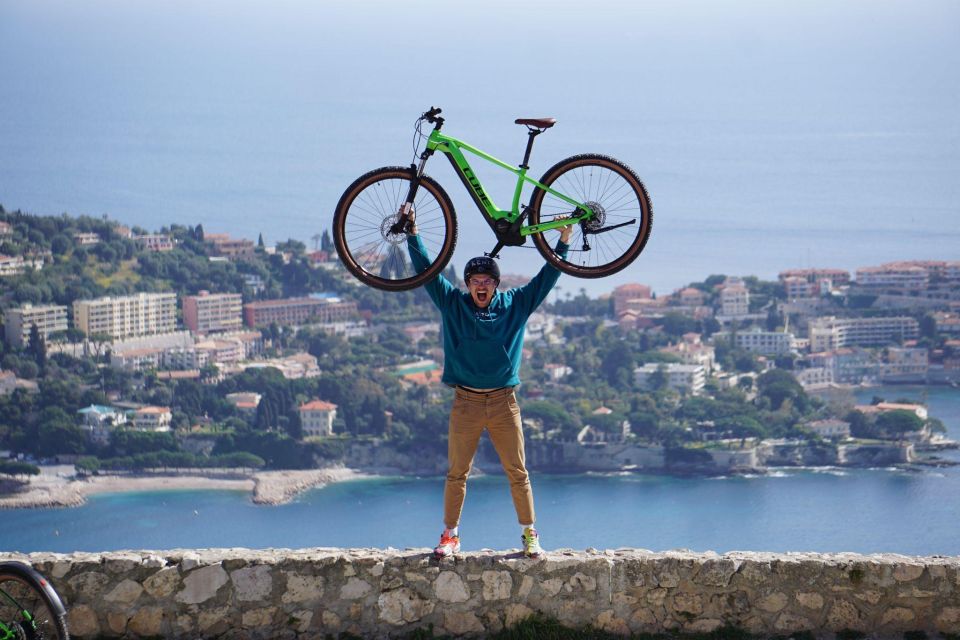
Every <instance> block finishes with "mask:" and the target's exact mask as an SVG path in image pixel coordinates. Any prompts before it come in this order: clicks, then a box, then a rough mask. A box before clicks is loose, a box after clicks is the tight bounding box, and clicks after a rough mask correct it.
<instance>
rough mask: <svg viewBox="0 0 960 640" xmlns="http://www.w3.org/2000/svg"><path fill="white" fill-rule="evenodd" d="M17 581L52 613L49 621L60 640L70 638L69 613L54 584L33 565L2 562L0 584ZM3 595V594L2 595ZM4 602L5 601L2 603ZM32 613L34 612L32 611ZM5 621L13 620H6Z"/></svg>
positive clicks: (0, 565)
mask: <svg viewBox="0 0 960 640" xmlns="http://www.w3.org/2000/svg"><path fill="white" fill-rule="evenodd" d="M10 580H13V581H16V582H18V583H20V584H22V585H24V586H25V587H26V588H28V589H29V590H30V591H32V592H33V593H34V594H36V596H37V598H39V599H40V600H41V601H42V602H43V605H44V606H45V607H46V608H47V611H48V612H49V613H50V620H49V622H50V623H52V625H53V630H54V631H55V632H56V634H57V639H58V640H69V639H70V633H69V631H67V620H66V618H67V613H66V609H65V608H64V606H63V602H62V601H61V600H60V596H59V595H57V592H56V591H55V590H54V588H53V585H51V584H50V582H49V581H48V580H47V579H46V578H44V577H43V576H42V575H41V574H40V573H38V572H37V571H36V570H35V569H33V568H32V567H31V566H29V565H27V564H24V563H22V562H17V561H9V562H4V563H2V564H0V586H2V585H3V584H4V583H5V582H7V581H10ZM0 597H2V596H0ZM0 604H4V603H0ZM30 613H31V615H32V614H33V613H34V612H33V611H31V612H30ZM4 622H11V621H9V620H5V621H4Z"/></svg>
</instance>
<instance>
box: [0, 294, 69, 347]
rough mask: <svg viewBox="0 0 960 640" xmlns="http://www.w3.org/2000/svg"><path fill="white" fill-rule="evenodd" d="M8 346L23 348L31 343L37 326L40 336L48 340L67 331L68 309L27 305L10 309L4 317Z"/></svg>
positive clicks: (58, 306)
mask: <svg viewBox="0 0 960 640" xmlns="http://www.w3.org/2000/svg"><path fill="white" fill-rule="evenodd" d="M3 325H4V333H5V336H6V340H7V344H9V345H11V346H14V347H18V348H23V347H25V346H27V344H29V342H30V329H31V327H32V326H33V325H37V330H38V331H39V332H40V335H41V336H43V338H44V339H45V340H46V339H47V337H48V336H49V335H50V334H51V333H53V332H55V331H66V330H67V308H66V307H63V306H60V305H53V304H51V305H43V306H38V307H35V306H33V305H31V304H25V305H23V306H22V307H20V308H19V309H10V310H8V311H7V312H6V313H5V314H4V316H3Z"/></svg>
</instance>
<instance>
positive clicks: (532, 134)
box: [520, 127, 543, 169]
mask: <svg viewBox="0 0 960 640" xmlns="http://www.w3.org/2000/svg"><path fill="white" fill-rule="evenodd" d="M527 129H528V130H529V131H530V133H528V134H527V135H528V136H529V137H528V138H527V150H526V151H525V152H524V154H523V162H521V163H520V168H521V169H529V168H530V166H529V165H528V164H527V163H528V162H530V152H531V151H533V139H534V138H536V137H537V136H538V135H540V134H541V133H543V129H534V128H533V127H527Z"/></svg>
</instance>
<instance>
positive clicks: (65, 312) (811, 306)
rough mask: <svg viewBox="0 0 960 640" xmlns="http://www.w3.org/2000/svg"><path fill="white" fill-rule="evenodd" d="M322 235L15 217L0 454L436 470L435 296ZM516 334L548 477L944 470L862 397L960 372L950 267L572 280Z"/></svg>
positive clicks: (8, 233) (956, 278)
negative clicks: (380, 287) (687, 280)
mask: <svg viewBox="0 0 960 640" xmlns="http://www.w3.org/2000/svg"><path fill="white" fill-rule="evenodd" d="M312 241H313V244H314V246H313V250H308V249H307V247H306V246H305V245H304V244H303V243H301V242H298V241H294V240H290V241H288V242H286V243H278V244H277V245H276V246H271V247H268V246H265V244H264V242H263V239H262V236H261V238H259V239H258V241H257V242H254V241H252V240H248V239H235V238H231V237H230V236H228V235H226V234H214V233H204V231H203V229H202V227H200V226H198V227H197V228H190V227H176V226H174V227H171V228H164V229H161V230H159V231H147V230H143V229H130V228H128V227H126V226H124V225H122V224H119V223H117V222H114V221H110V220H107V219H103V220H99V219H92V218H85V217H80V218H69V217H67V216H62V217H59V218H43V217H39V216H31V215H28V214H23V213H21V212H6V211H3V210H2V209H0V278H2V283H3V285H2V288H0V290H2V292H3V293H2V295H0V308H2V314H3V315H2V322H3V337H4V344H3V351H2V359H0V449H3V450H5V451H6V454H7V456H8V457H9V458H11V459H15V460H20V461H26V462H27V463H28V464H29V463H33V462H40V461H47V460H50V459H54V458H55V459H57V460H59V461H61V462H69V463H71V464H76V465H77V469H78V470H81V471H83V472H87V473H100V472H105V471H108V470H113V471H122V470H144V469H153V468H158V467H164V468H184V467H190V468H195V467H203V466H224V465H238V464H239V463H238V461H242V466H248V465H249V466H251V467H267V468H310V467H316V466H325V465H331V464H343V465H346V466H352V467H357V468H367V469H372V470H393V471H400V472H414V473H416V472H424V471H427V472H442V464H443V451H444V450H445V444H444V437H445V427H446V425H445V415H444V405H445V403H447V402H448V395H449V390H448V389H446V387H445V386H444V385H443V384H442V383H441V382H440V379H441V376H442V371H443V360H442V349H441V348H440V340H439V333H440V330H441V328H440V326H439V324H438V322H437V316H436V315H435V314H434V313H432V310H433V309H432V306H430V305H429V303H428V302H427V301H426V299H425V297H424V295H423V294H422V292H416V291H415V292H404V293H403V294H384V293H382V292H377V291H371V290H368V289H366V288H364V287H361V286H360V285H358V284H357V283H356V282H355V281H353V280H352V279H351V277H350V276H349V275H348V274H346V272H345V271H344V270H343V269H342V268H341V267H340V265H339V263H338V262H337V259H336V253H335V251H333V249H332V243H331V242H330V239H329V235H328V234H327V233H326V232H324V233H322V234H318V235H316V236H314V237H313V238H312ZM448 277H450V278H451V279H453V280H456V274H455V272H454V271H453V270H452V269H450V270H448ZM524 281H525V278H523V277H519V276H505V277H504V282H503V286H512V285H516V284H522V283H523V282H524ZM525 345H526V346H525V350H524V351H525V353H524V355H525V364H524V369H523V371H522V373H521V377H522V378H523V379H524V385H523V386H522V387H521V396H522V397H523V398H524V405H523V406H524V417H525V426H526V427H527V428H528V429H529V433H530V435H529V448H530V452H529V456H530V460H531V464H532V466H533V467H534V468H540V469H546V470H562V471H568V472H569V471H590V470H635V471H647V472H668V473H729V472H757V471H762V470H764V469H765V468H767V467H769V466H775V465H808V466H811V465H845V464H849V465H876V464H918V463H920V464H940V463H943V464H946V462H944V461H943V460H941V459H940V458H938V456H937V455H936V452H937V451H939V450H940V449H943V448H946V447H951V446H954V445H953V443H951V442H950V441H948V440H946V439H945V438H944V437H943V431H944V429H943V426H942V424H940V423H939V421H938V420H937V419H936V417H935V416H929V415H928V414H927V408H926V407H925V406H924V404H923V403H922V402H919V401H915V400H911V401H906V400H903V399H900V398H875V401H874V402H873V403H870V404H863V403H856V402H854V401H853V400H852V395H851V394H850V393H849V389H850V388H852V387H860V386H864V385H892V384H911V385H928V384H929V385H953V386H956V385H957V384H958V383H960V261H954V262H946V261H903V262H896V263H888V264H882V265H870V266H863V267H861V268H858V269H856V270H855V271H854V272H852V273H851V272H848V271H845V270H842V269H831V268H822V269H821V268H818V269H791V270H785V271H783V272H781V273H780V274H779V277H778V279H777V280H776V281H762V280H759V279H758V278H756V277H753V276H745V275H744V276H734V275H712V276H710V277H708V278H706V279H705V280H704V281H703V282H699V283H691V284H690V285H689V286H687V287H684V288H682V289H679V290H677V291H674V292H672V293H670V294H669V295H658V294H656V293H655V292H653V291H652V290H651V288H650V287H649V286H646V285H644V284H641V283H635V284H626V285H622V286H619V287H617V288H616V289H614V290H613V292H612V294H610V295H609V296H603V297H601V298H599V299H591V298H588V297H587V296H586V295H585V293H584V292H582V291H581V293H580V295H579V296H576V297H574V296H573V295H572V293H571V292H569V291H567V292H566V296H565V298H562V297H561V296H559V295H556V296H553V297H552V298H551V300H550V301H548V302H547V303H545V304H544V305H543V306H542V308H541V309H540V310H539V311H538V312H537V313H536V314H535V315H534V316H533V317H532V318H531V320H530V323H529V326H528V329H527V334H526V342H525ZM427 443H429V444H427ZM421 445H422V446H421ZM238 456H242V457H238ZM23 468H24V467H22V466H16V467H10V468H9V469H13V470H22V469H23ZM0 471H3V469H0Z"/></svg>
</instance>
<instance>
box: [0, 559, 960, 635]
mask: <svg viewBox="0 0 960 640" xmlns="http://www.w3.org/2000/svg"><path fill="white" fill-rule="evenodd" d="M8 558H15V559H21V560H25V561H27V562H29V563H31V564H33V565H34V566H35V567H36V568H37V569H39V570H40V571H41V572H42V573H44V574H45V575H47V576H48V577H49V578H50V579H51V581H52V582H53V583H54V585H55V586H56V588H57V589H58V591H59V592H60V593H61V594H62V595H63V598H64V600H65V602H66V604H67V606H68V608H69V610H70V613H69V625H70V630H71V632H72V633H73V634H74V635H76V636H77V637H81V638H83V637H95V636H124V637H130V638H137V637H166V638H174V637H182V638H188V637H189V638H196V637H215V636H222V637H238V638H239V637H243V638H322V637H324V636H325V635H326V634H331V635H332V636H333V637H336V634H337V633H338V632H350V633H352V634H355V635H359V636H364V637H370V638H373V637H376V638H383V637H389V636H396V635H403V634H405V633H409V632H411V631H413V630H415V629H417V628H425V627H427V626H429V625H432V626H433V629H434V631H435V632H436V633H437V634H438V635H439V634H441V633H446V634H451V635H455V636H460V635H480V634H483V633H485V632H495V631H497V630H499V629H501V628H503V627H504V626H505V625H507V626H510V625H513V624H514V623H516V622H518V621H520V620H522V619H524V618H525V617H527V616H530V615H532V614H534V613H541V614H543V615H545V616H548V617H550V618H555V619H557V620H559V621H561V622H562V623H564V624H567V625H569V626H574V627H576V626H582V625H593V626H595V627H598V628H602V629H606V630H609V631H612V632H614V633H621V634H627V633H629V632H665V631H680V632H691V633H692V632H709V631H712V630H714V629H717V628H719V627H721V626H723V625H730V626H733V627H737V628H740V629H743V630H745V631H749V632H753V633H757V634H770V635H786V634H789V633H790V632H796V631H802V630H809V631H813V632H814V633H815V634H816V635H818V636H824V637H830V638H832V637H833V632H837V631H840V630H844V629H849V630H858V631H865V632H870V633H871V634H873V635H874V636H875V637H896V638H901V637H903V633H904V632H907V631H925V632H927V633H928V634H929V635H928V637H936V636H934V635H933V632H941V633H952V634H957V633H960V557H950V558H945V557H929V558H916V557H907V556H895V555H872V556H862V555H855V554H834V555H819V554H769V553H730V554H726V555H717V554H713V553H706V554H695V553H690V552H683V551H675V552H666V553H652V552H647V551H642V550H633V549H622V550H617V551H593V550H588V551H586V552H574V551H562V550H561V551H554V552H551V553H549V554H548V555H547V556H546V557H545V558H543V559H539V560H527V559H523V558H521V557H518V556H517V555H516V554H515V553H512V554H504V553H499V552H494V551H482V552H476V553H465V554H463V555H460V556H457V557H456V558H453V559H448V560H444V561H440V562H438V561H437V560H435V559H433V558H432V557H431V556H430V555H429V554H428V553H427V551H426V550H406V551H396V550H386V551H383V550H363V549H360V550H356V549H355V550H340V549H302V550H295V551H291V550H262V551H255V550H247V549H222V550H201V551H170V552H146V551H145V552H114V553H75V554H70V555H62V554H32V555H29V556H16V555H10V554H6V555H5V556H4V559H8Z"/></svg>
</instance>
